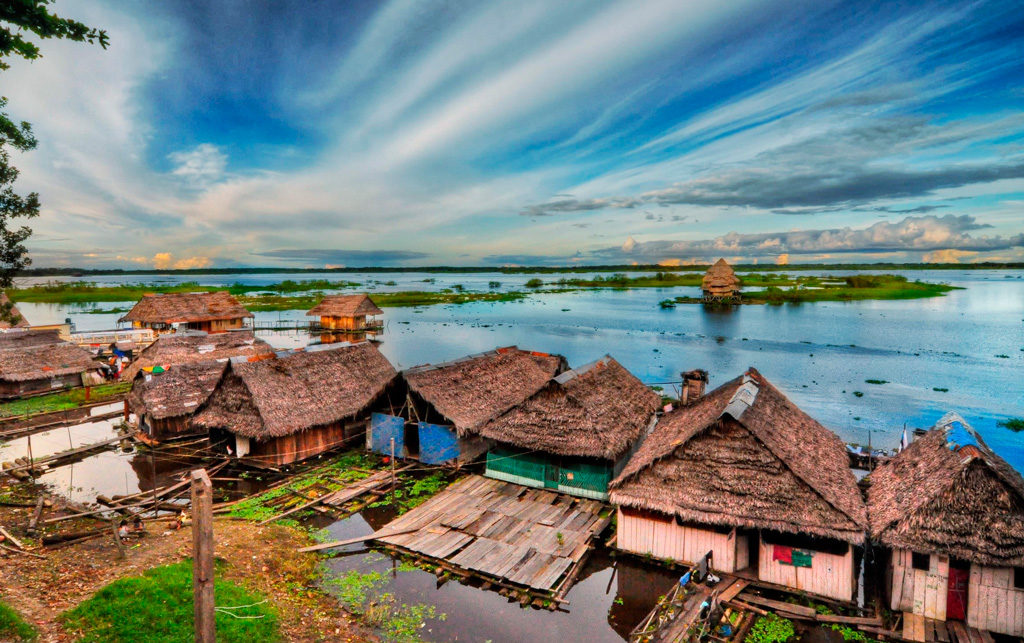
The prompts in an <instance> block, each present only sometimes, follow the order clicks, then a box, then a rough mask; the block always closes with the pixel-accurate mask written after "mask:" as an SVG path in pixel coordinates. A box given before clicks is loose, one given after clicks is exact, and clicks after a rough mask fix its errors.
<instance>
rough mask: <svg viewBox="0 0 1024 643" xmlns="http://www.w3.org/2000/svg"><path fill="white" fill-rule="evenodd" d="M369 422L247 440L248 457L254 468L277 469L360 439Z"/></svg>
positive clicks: (329, 426)
mask: <svg viewBox="0 0 1024 643" xmlns="http://www.w3.org/2000/svg"><path fill="white" fill-rule="evenodd" d="M368 425H369V421H368V420H366V419H363V420H360V421H358V422H348V423H344V422H335V423H333V424H328V425H325V426H319V427H316V428H312V429H308V430H306V431H300V432H299V433H293V434H291V435H285V436H282V437H279V438H270V439H269V440H259V441H257V440H250V441H249V455H248V456H246V457H247V458H248V459H250V460H252V461H253V462H254V463H256V464H261V465H263V466H271V467H277V466H281V465H285V464H291V463H292V462H298V461H299V460H304V459H306V458H309V457H312V456H314V455H318V454H320V453H323V452H325V451H329V450H331V449H336V448H338V447H339V446H341V445H342V444H344V443H345V442H347V441H349V440H356V439H358V438H361V437H362V436H363V433H364V432H365V431H366V430H367V428H368Z"/></svg>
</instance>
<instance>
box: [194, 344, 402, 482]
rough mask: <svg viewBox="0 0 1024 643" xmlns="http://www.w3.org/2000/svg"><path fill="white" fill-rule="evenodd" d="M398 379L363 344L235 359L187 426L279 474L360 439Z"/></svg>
mask: <svg viewBox="0 0 1024 643" xmlns="http://www.w3.org/2000/svg"><path fill="white" fill-rule="evenodd" d="M397 377H398V373H397V372H396V371H395V369H394V367H392V366H391V364H390V363H389V362H388V360H387V359H386V358H385V357H384V356H383V355H381V353H380V351H379V350H377V348H376V346H374V345H373V344H371V343H368V342H362V343H359V344H332V345H328V346H323V347H318V349H313V348H307V349H306V350H304V351H298V352H295V353H291V354H288V355H285V356H281V357H277V358H275V359H265V360H260V361H257V362H248V361H245V360H244V359H243V358H234V359H232V360H231V361H230V362H229V364H228V367H227V368H226V369H225V371H224V374H223V376H222V377H221V379H220V382H218V384H217V386H216V388H215V389H214V391H213V393H212V394H211V395H210V397H209V398H208V399H207V400H206V402H205V403H203V405H202V407H201V408H200V409H199V411H198V412H197V413H196V414H195V416H194V417H193V418H192V422H193V423H194V424H195V426H196V427H198V428H202V429H206V430H208V431H209V432H210V439H211V441H214V442H220V441H226V442H227V449H228V450H229V452H230V453H231V454H232V455H234V456H236V457H239V458H245V459H246V460H248V461H249V462H252V463H254V464H258V465H263V466H269V467H277V466H281V465H286V464H290V463H292V462H297V461H299V460H303V459H305V458H309V457H311V456H315V455H318V454H320V453H323V452H325V451H329V450H331V449H335V448H338V447H339V446H341V445H343V444H345V443H349V442H352V441H354V440H356V439H358V438H362V437H363V435H364V433H365V432H366V430H367V428H368V426H369V423H370V413H371V412H372V411H373V410H375V405H376V404H378V403H380V402H381V401H382V400H383V399H384V398H385V397H386V393H387V391H388V389H389V387H391V386H392V385H393V384H394V382H395V380H396V379H397Z"/></svg>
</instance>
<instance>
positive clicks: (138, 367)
mask: <svg viewBox="0 0 1024 643" xmlns="http://www.w3.org/2000/svg"><path fill="white" fill-rule="evenodd" d="M273 356H274V349H273V348H271V346H270V344H268V343H266V342H265V341H263V340H262V339H258V338H257V337H256V335H255V333H253V332H252V331H251V330H241V331H235V332H231V333H213V334H210V333H204V332H200V331H185V332H179V333H173V334H165V335H160V336H159V337H157V340H156V341H155V342H153V343H152V344H150V345H149V346H147V347H146V348H144V349H142V351H141V352H139V356H138V357H136V358H135V360H134V361H133V362H132V363H131V364H129V365H128V366H127V367H126V368H125V369H124V372H123V373H122V374H121V379H122V380H131V379H134V378H135V376H136V375H137V374H138V373H139V371H147V372H152V371H153V369H154V368H156V367H158V366H159V367H160V368H163V369H166V368H168V367H169V366H174V365H178V364H191V363H193V362H209V361H213V360H227V359H228V358H230V357H247V358H266V357H273Z"/></svg>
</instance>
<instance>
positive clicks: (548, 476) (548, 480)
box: [544, 461, 561, 489]
mask: <svg viewBox="0 0 1024 643" xmlns="http://www.w3.org/2000/svg"><path fill="white" fill-rule="evenodd" d="M560 474H561V471H560V470H559V467H558V463H557V462H551V461H548V462H546V463H545V465H544V488H545V489H557V488H558V477H559V475H560Z"/></svg>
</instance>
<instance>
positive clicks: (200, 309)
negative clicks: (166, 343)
mask: <svg viewBox="0 0 1024 643" xmlns="http://www.w3.org/2000/svg"><path fill="white" fill-rule="evenodd" d="M252 317H253V314H252V313H250V312H249V311H248V310H246V309H245V306H243V305H242V304H240V303H238V300H237V299H235V298H234V297H232V296H231V293H229V292H227V291H218V292H181V293H167V294H162V295H145V296H144V297H143V298H142V299H140V300H139V301H138V303H136V304H135V306H133V307H132V309H131V310H130V311H128V313H127V314H125V315H124V317H121V319H119V320H118V321H119V322H131V324H132V327H133V328H152V329H153V330H155V331H157V332H168V331H173V330H175V329H176V327H181V328H187V329H189V330H201V331H204V332H207V333H220V332H224V331H228V330H235V329H239V328H244V327H245V325H246V324H245V320H246V319H250V318H252Z"/></svg>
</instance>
